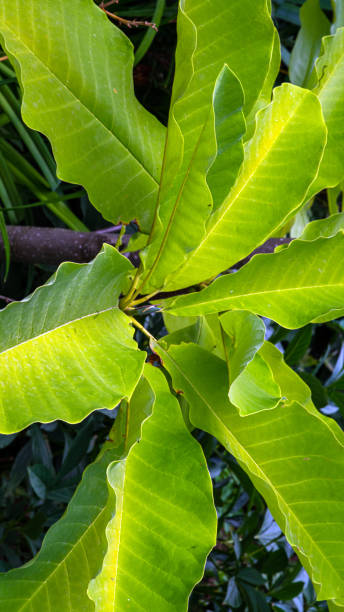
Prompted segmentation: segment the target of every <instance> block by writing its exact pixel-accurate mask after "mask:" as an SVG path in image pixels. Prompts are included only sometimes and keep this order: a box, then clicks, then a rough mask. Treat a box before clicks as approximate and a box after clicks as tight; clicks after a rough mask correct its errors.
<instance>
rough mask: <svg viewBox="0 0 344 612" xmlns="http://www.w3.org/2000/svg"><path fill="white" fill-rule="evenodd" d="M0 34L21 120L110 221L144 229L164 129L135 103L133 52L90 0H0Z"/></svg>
mask: <svg viewBox="0 0 344 612" xmlns="http://www.w3.org/2000/svg"><path fill="white" fill-rule="evenodd" d="M0 32H1V34H2V36H3V39H4V44H5V47H6V50H7V52H8V53H9V54H10V56H11V57H12V58H14V61H15V66H16V68H17V72H18V75H19V78H20V81H21V84H22V87H23V94H24V95H23V109H22V112H23V118H24V120H25V122H26V123H27V124H28V125H29V126H30V127H32V128H34V129H36V130H39V131H40V132H43V133H44V134H45V135H46V136H48V138H49V139H50V141H51V143H52V147H53V151H54V155H55V157H56V161H57V165H58V175H59V176H60V177H61V178H62V179H64V180H65V181H70V182H72V183H79V184H82V185H83V186H84V187H85V188H86V189H87V191H88V194H89V197H90V199H91V202H92V203H93V204H94V206H95V207H96V208H98V210H99V211H100V212H101V213H102V214H103V216H104V217H105V218H106V219H108V220H110V221H113V222H117V221H118V220H120V219H121V220H123V221H130V220H131V219H134V218H136V219H137V220H138V221H139V222H140V225H142V227H143V228H144V229H145V230H148V229H149V228H150V225H151V222H152V218H153V210H154V205H155V200H156V196H157V191H158V181H159V177H160V170H161V159H162V152H163V146H164V137H165V130H164V128H163V126H162V125H160V124H159V122H158V121H157V120H156V119H155V118H154V117H153V116H151V115H150V114H149V113H148V112H147V111H146V110H145V109H144V108H143V107H142V106H141V105H140V104H139V103H138V102H137V100H136V98H135V96H134V89H133V79H132V66H133V58H134V56H133V49H132V45H131V43H130V41H129V39H128V38H127V37H126V36H125V35H124V34H123V33H122V32H121V31H120V30H119V29H118V28H116V27H115V26H113V25H112V24H111V23H110V22H109V20H108V19H107V17H106V15H105V14H104V12H103V11H101V10H100V9H99V8H98V7H97V6H96V5H95V4H94V2H93V0H73V2H69V0H56V1H55V2H46V1H45V0H29V1H28V2H25V6H24V5H23V2H22V1H21V0H4V1H3V2H1V6H0Z"/></svg>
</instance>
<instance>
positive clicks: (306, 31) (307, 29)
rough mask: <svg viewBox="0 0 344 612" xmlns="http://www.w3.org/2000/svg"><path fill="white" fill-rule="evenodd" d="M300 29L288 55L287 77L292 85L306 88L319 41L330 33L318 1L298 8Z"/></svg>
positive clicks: (313, 0)
mask: <svg viewBox="0 0 344 612" xmlns="http://www.w3.org/2000/svg"><path fill="white" fill-rule="evenodd" d="M300 21H301V28H300V30H299V33H298V35H297V37H296V41H295V45H294V47H293V50H292V52H291V55H290V63H289V76H290V80H291V82H292V83H295V85H301V86H305V87H307V84H308V80H309V77H310V75H311V73H312V71H313V68H314V63H315V60H316V59H317V57H318V55H319V52H320V48H321V39H322V37H323V36H326V35H327V34H329V33H330V22H329V20H328V19H327V17H326V15H325V14H324V13H323V11H322V10H321V8H320V4H319V0H306V2H305V3H304V4H303V5H302V6H301V8H300Z"/></svg>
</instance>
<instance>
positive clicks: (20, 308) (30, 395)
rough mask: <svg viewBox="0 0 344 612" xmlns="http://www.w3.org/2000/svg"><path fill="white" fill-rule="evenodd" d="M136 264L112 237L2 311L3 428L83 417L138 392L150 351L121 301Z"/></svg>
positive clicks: (0, 400) (0, 402)
mask: <svg viewBox="0 0 344 612" xmlns="http://www.w3.org/2000/svg"><path fill="white" fill-rule="evenodd" d="M131 269H132V266H131V264H130V263H129V262H128V261H127V260H126V259H125V258H124V257H122V256H121V255H119V253H118V252H117V251H116V250H115V249H113V248H112V247H109V246H108V245H106V246H105V247H104V250H103V251H102V252H101V253H100V254H99V255H98V256H97V257H96V259H95V260H94V261H93V262H91V263H90V264H82V265H78V264H71V263H65V264H62V265H61V266H60V268H59V269H58V271H57V273H56V274H55V275H54V276H53V278H52V279H51V281H49V282H48V283H47V284H46V285H45V286H43V287H41V288H39V289H38V290H37V291H35V293H34V294H33V295H32V296H30V297H29V298H27V299H26V300H24V301H23V302H18V303H13V304H10V305H9V306H8V307H7V308H5V309H4V310H2V311H1V312H0V331H1V333H0V336H1V343H0V351H1V352H0V363H1V380H0V407H1V417H0V431H1V432H2V433H10V432H13V431H18V430H19V429H22V428H23V427H25V426H26V425H28V424H29V423H32V422H34V421H41V422H47V421H51V420H54V419H64V420H67V421H70V422H77V421H80V420H81V419H83V418H84V417H85V416H86V415H87V414H89V413H90V412H91V411H92V410H96V409H98V408H114V406H115V405H116V404H117V403H118V402H119V401H120V400H121V399H122V398H123V397H127V396H130V395H131V393H132V391H133V389H134V388H135V386H136V383H137V381H138V379H139V377H140V374H141V371H142V367H143V363H144V359H145V354H144V353H141V352H140V351H138V350H137V345H136V343H135V342H134V341H133V339H132V336H133V329H132V328H131V327H130V320H129V319H128V318H127V317H126V315H125V314H123V312H121V311H120V310H119V309H118V308H117V307H116V304H117V301H118V295H119V293H120V291H121V289H123V288H124V287H127V285H128V275H129V274H130V272H131ZM76 381H77V384H76ZM18 402H20V410H18Z"/></svg>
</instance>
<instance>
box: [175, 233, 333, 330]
mask: <svg viewBox="0 0 344 612" xmlns="http://www.w3.org/2000/svg"><path fill="white" fill-rule="evenodd" d="M343 257H344V235H343V233H342V232H339V233H338V234H337V235H336V236H333V237H332V238H318V239H317V240H313V241H309V242H308V241H301V240H295V241H294V242H292V243H291V244H290V246H289V247H288V248H287V249H283V250H282V251H280V252H278V253H273V254H268V255H265V254H263V255H256V256H255V257H253V258H252V259H251V261H250V262H249V263H248V264H247V265H246V266H244V267H243V268H241V269H240V270H239V271H238V272H235V273H234V274H227V275H225V276H222V277H220V278H218V279H217V280H216V281H215V282H214V283H213V284H212V285H210V286H209V287H207V288H206V289H204V290H203V291H200V292H199V293H192V294H189V295H185V296H181V297H178V298H176V299H175V300H173V301H172V303H170V304H169V305H168V306H167V311H169V312H171V314H175V315H179V316H180V315H181V316H192V315H195V314H196V313H197V314H207V313H213V312H221V311H222V310H230V309H234V310H241V309H245V308H246V309H248V310H250V311H251V312H254V313H256V314H260V315H262V316H265V317H269V318H271V319H273V320H274V321H277V323H279V324H280V325H282V326H283V327H288V328H296V327H303V326H304V325H307V323H310V322H311V321H315V320H316V321H318V320H319V317H323V318H322V320H327V321H328V320H330V319H334V318H336V317H337V312H338V311H336V309H340V308H342V307H343V301H344V277H343V272H342V266H341V262H342V260H343ZM300 261H302V266H300Z"/></svg>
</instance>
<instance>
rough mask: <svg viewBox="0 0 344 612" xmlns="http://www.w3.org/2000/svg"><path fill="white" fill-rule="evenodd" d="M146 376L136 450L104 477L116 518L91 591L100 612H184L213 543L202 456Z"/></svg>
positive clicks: (159, 379)
mask: <svg viewBox="0 0 344 612" xmlns="http://www.w3.org/2000/svg"><path fill="white" fill-rule="evenodd" d="M145 376H146V378H147V380H148V381H149V384H150V385H151V387H152V389H153V391H154V395H155V403H154V406H153V413H152V416H151V418H150V419H148V420H147V421H146V422H145V423H144V424H143V426H142V437H141V441H140V443H139V444H136V445H134V446H133V447H132V448H131V450H130V451H129V453H128V456H127V457H126V458H125V459H123V460H121V461H118V462H114V463H113V464H112V465H111V466H110V467H109V469H108V479H109V483H110V486H111V487H112V489H113V490H114V491H115V494H116V514H115V516H114V518H113V519H112V520H111V521H110V523H109V525H108V527H107V539H108V551H107V553H106V556H105V559H104V563H103V567H102V570H101V572H100V574H99V575H98V576H97V577H96V578H95V580H93V581H92V582H91V584H90V587H89V595H90V597H91V598H92V599H93V601H94V602H95V607H96V610H97V611H99V612H110V611H111V612H112V611H113V610H159V611H161V612H164V611H175V612H182V611H183V610H185V611H186V610H187V604H188V598H189V595H190V592H191V589H192V588H193V586H194V584H195V583H196V582H197V581H198V580H200V578H201V576H202V572H203V568H204V563H205V559H206V555H207V554H208V552H209V550H210V548H211V547H212V546H213V545H214V543H215V538H216V513H215V508H214V505H213V500H212V492H211V480H210V476H209V473H208V470H207V465H206V461H205V458H204V456H203V453H202V450H201V448H200V446H199V445H198V443H197V442H196V440H195V439H194V438H193V437H192V436H191V434H190V433H189V432H188V430H187V429H186V426H185V424H184V420H183V417H182V414H181V411H180V407H179V404H178V401H177V400H176V398H175V397H173V395H172V394H171V393H170V391H169V388H168V385H167V382H166V380H165V378H164V376H163V375H162V373H161V372H159V371H158V370H157V369H156V368H153V367H152V366H146V369H145Z"/></svg>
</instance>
